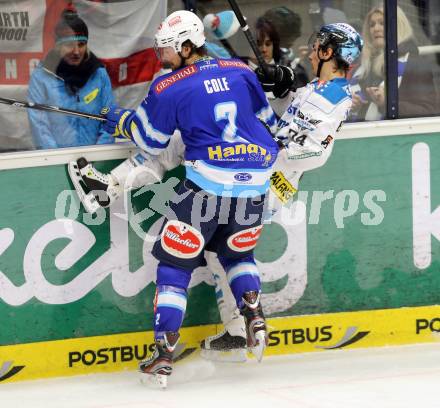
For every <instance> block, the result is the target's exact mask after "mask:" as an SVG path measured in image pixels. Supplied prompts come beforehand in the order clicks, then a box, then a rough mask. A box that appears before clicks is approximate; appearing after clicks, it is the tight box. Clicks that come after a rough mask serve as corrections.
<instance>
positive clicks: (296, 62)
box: [256, 6, 309, 88]
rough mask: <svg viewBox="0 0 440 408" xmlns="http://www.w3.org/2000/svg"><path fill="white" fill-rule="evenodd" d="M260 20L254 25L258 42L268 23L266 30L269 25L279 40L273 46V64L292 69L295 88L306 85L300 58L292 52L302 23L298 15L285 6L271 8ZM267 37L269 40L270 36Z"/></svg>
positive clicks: (299, 35)
mask: <svg viewBox="0 0 440 408" xmlns="http://www.w3.org/2000/svg"><path fill="white" fill-rule="evenodd" d="M260 19H261V20H260ZM260 19H259V20H258V21H257V23H256V29H257V34H258V37H257V38H258V39H259V41H260V42H262V40H263V39H262V35H265V31H266V30H265V26H266V27H267V22H268V23H269V27H267V29H268V30H269V31H270V25H272V27H273V29H274V31H275V33H276V36H277V37H278V39H279V40H278V45H275V46H274V56H273V58H274V62H275V63H276V64H280V65H288V66H290V67H291V68H292V69H293V71H294V72H295V86H296V87H297V88H301V87H303V86H305V85H307V83H308V82H309V78H308V76H307V73H306V70H305V69H304V66H303V65H302V61H301V58H300V57H299V56H297V55H296V54H295V52H294V51H293V44H294V42H295V41H296V40H297V39H298V38H299V37H301V26H302V22H301V17H300V16H299V14H297V13H295V12H294V11H292V10H290V9H289V8H287V7H285V6H281V7H273V8H270V9H269V10H267V11H266V12H265V13H264V14H263V16H262V17H260ZM265 22H266V23H265ZM259 26H260V27H261V28H259ZM266 36H267V35H266ZM268 37H269V38H270V35H269V36H268ZM276 49H279V57H278V55H276V54H277V51H276Z"/></svg>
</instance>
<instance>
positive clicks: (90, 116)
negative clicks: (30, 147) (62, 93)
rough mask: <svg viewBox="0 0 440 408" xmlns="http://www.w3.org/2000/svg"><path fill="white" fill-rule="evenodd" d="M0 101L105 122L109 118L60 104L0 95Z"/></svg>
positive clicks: (20, 106) (19, 106) (18, 106)
mask: <svg viewBox="0 0 440 408" xmlns="http://www.w3.org/2000/svg"><path fill="white" fill-rule="evenodd" d="M0 103H3V104H5V105H11V106H15V107H17V108H27V109H37V110H42V111H47V112H55V113H63V114H65V115H72V116H79V117H81V118H87V119H93V120H99V121H101V122H105V121H106V120H107V119H106V118H105V116H103V115H94V114H92V113H86V112H78V111H74V110H71V109H65V108H60V107H59V106H49V105H42V104H39V103H32V102H25V101H17V100H15V99H9V98H3V97H0Z"/></svg>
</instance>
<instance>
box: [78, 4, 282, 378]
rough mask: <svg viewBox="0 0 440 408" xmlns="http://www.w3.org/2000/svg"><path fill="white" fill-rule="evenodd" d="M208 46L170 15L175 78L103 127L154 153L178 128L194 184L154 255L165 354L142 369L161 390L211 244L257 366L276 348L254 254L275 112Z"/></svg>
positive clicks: (175, 202)
mask: <svg viewBox="0 0 440 408" xmlns="http://www.w3.org/2000/svg"><path fill="white" fill-rule="evenodd" d="M204 43H205V36H204V32H203V23H202V22H201V21H200V19H199V18H198V17H197V16H196V15H195V14H193V13H191V12H188V11H178V12H175V13H172V14H171V15H170V16H168V17H167V18H166V19H165V20H164V22H163V23H162V24H161V25H160V27H159V29H158V31H157V33H156V36H155V48H156V52H157V55H158V57H159V58H160V60H161V62H162V64H163V66H164V67H168V68H170V69H171V70H172V72H170V73H169V74H166V75H164V76H161V77H159V78H158V79H157V80H155V81H154V82H153V84H152V86H151V88H150V91H149V94H148V96H147V97H146V98H145V100H144V101H143V102H142V103H141V105H140V106H139V107H138V109H137V110H135V111H133V110H128V109H123V108H119V107H112V108H111V109H110V111H109V112H108V113H107V116H106V117H107V122H106V123H105V125H104V126H105V128H106V130H107V131H108V132H110V133H111V134H114V133H118V134H120V135H122V136H125V137H127V138H129V139H131V140H132V141H134V142H135V143H136V144H137V145H138V146H139V147H140V148H141V149H142V150H143V151H144V152H146V153H148V154H150V155H158V154H159V153H161V152H162V151H163V149H166V148H167V146H168V144H169V141H170V138H171V136H172V135H173V133H174V131H175V130H176V129H178V130H180V133H181V137H182V140H183V143H184V145H185V153H184V157H185V162H184V164H185V168H186V178H185V179H184V180H183V181H182V182H181V183H180V185H179V186H178V191H177V194H176V197H174V198H173V199H172V200H171V202H170V205H169V213H168V214H167V216H166V220H165V222H164V225H163V226H162V230H161V233H160V239H159V240H158V241H157V242H156V244H155V246H154V249H153V255H154V256H155V257H156V258H157V259H158V260H159V265H158V269H157V281H156V284H157V289H156V300H155V320H154V333H155V347H156V348H155V351H154V353H153V355H152V356H151V357H150V358H149V359H147V360H146V361H143V362H142V363H141V364H140V370H141V371H142V372H143V373H145V374H147V375H148V378H149V379H150V380H152V381H153V382H155V383H159V384H160V385H161V386H165V385H166V378H167V376H168V375H170V374H171V372H172V354H173V350H174V349H175V347H176V344H177V341H178V338H179V329H180V326H181V324H182V320H183V317H184V314H185V308H186V302H187V287H188V284H189V281H190V279H191V272H192V271H193V270H194V269H195V268H197V267H198V266H200V265H201V264H203V262H204V256H203V253H204V252H203V251H204V249H205V248H206V249H209V250H212V251H214V252H216V253H217V255H218V258H219V260H220V262H221V264H222V266H223V268H224V269H225V270H226V271H227V274H228V279H229V283H230V286H231V290H232V293H233V294H234V297H235V299H236V304H237V307H238V308H239V309H240V312H241V313H242V315H243V316H244V319H245V322H246V333H247V345H248V347H249V348H250V350H251V351H252V352H253V353H254V354H255V355H256V357H257V358H258V360H261V358H262V355H263V351H264V349H265V347H266V342H267V333H266V324H265V319H264V315H263V312H262V307H261V302H260V278H259V275H258V270H257V267H256V264H255V261H254V257H253V249H254V248H255V246H256V244H257V241H258V237H259V235H260V233H261V229H262V216H263V209H264V197H265V194H266V192H267V189H268V186H269V177H270V175H271V173H272V165H273V163H274V161H275V159H276V157H277V153H278V146H277V144H276V143H275V142H274V141H273V139H272V136H271V134H270V133H269V132H268V130H267V129H266V126H265V124H266V125H268V126H269V127H271V126H272V128H274V126H275V125H276V121H275V116H274V113H273V111H272V109H271V108H270V106H269V104H268V102H267V99H266V96H265V94H264V91H263V89H262V88H261V85H260V84H259V82H258V79H257V77H256V75H255V74H254V73H253V72H252V71H251V70H250V69H249V68H248V66H247V65H246V64H244V63H243V62H241V61H239V60H221V59H212V58H210V57H207V56H206V50H205V48H204ZM262 121H263V122H265V124H263V123H262ZM80 167H81V166H80ZM80 170H81V171H87V169H85V168H84V169H80Z"/></svg>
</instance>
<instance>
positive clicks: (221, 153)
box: [208, 143, 272, 162]
mask: <svg viewBox="0 0 440 408" xmlns="http://www.w3.org/2000/svg"><path fill="white" fill-rule="evenodd" d="M242 155H250V156H251V155H252V157H256V155H258V156H259V157H261V158H262V159H263V160H261V161H269V162H270V160H271V159H272V155H271V154H270V153H268V152H267V150H266V149H265V148H264V147H261V146H259V145H257V144H254V143H239V144H235V145H232V146H231V145H228V146H227V147H223V146H222V145H216V146H209V147H208V157H209V160H237V161H239V157H234V156H242ZM266 156H269V157H268V160H266Z"/></svg>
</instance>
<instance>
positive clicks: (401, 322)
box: [0, 118, 440, 382]
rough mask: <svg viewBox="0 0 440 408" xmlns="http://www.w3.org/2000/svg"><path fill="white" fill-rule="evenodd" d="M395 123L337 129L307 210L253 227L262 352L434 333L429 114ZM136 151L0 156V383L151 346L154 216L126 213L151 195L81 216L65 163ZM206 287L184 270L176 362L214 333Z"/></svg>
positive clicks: (436, 191) (433, 141)
mask: <svg viewBox="0 0 440 408" xmlns="http://www.w3.org/2000/svg"><path fill="white" fill-rule="evenodd" d="M392 122H393V123H391V121H390V122H376V123H367V124H356V125H350V126H347V127H346V129H347V130H346V131H344V132H343V133H342V134H341V136H340V137H339V139H340V140H338V141H337V146H335V150H334V152H333V154H332V157H331V158H330V160H329V162H328V163H326V165H325V166H324V167H322V168H321V169H318V170H316V171H313V172H310V173H307V174H305V175H304V177H303V179H302V180H301V188H300V191H299V193H298V200H297V202H296V209H298V210H300V211H298V212H297V213H296V214H297V215H298V214H300V215H301V214H302V215H304V217H303V218H301V217H299V218H295V216H292V214H289V213H287V214H284V215H285V216H286V218H285V219H284V221H285V222H284V223H283V220H280V219H275V220H274V221H273V222H272V223H271V224H267V225H265V227H264V228H263V234H262V236H261V238H260V241H259V244H258V246H257V248H256V260H257V264H258V267H259V270H260V274H261V279H262V288H263V293H262V299H263V305H264V310H265V313H266V316H267V317H268V318H269V326H270V327H269V329H270V333H269V347H268V350H267V354H268V355H271V354H283V353H302V352H311V351H324V352H328V351H329V350H332V349H341V348H342V349H345V348H347V349H349V348H355V347H356V348H357V347H374V346H385V345H399V344H410V343H421V342H434V341H436V331H437V330H440V311H439V309H438V306H432V305H438V304H440V291H439V288H440V274H439V273H438V271H439V269H440V245H439V241H440V223H439V222H438V218H439V215H440V209H439V208H440V206H439V204H440V188H439V187H438V186H439V183H438V181H439V179H440V159H439V158H440V138H439V137H438V136H439V134H438V129H440V120H439V119H438V118H433V119H423V120H407V121H405V120H404V121H392ZM131 151H132V146H102V147H90V148H87V149H86V151H84V149H60V150H59V151H47V152H29V153H25V154H23V153H21V154H18V153H17V154H6V155H0V170H1V171H0V191H1V192H2V194H3V192H7V193H6V195H3V196H2V198H3V197H6V199H2V200H0V214H1V218H0V327H1V329H0V382H8V381H20V380H27V379H36V378H44V377H52V376H66V375H67V376H68V375H76V374H87V373H92V372H102V371H115V370H122V369H134V368H135V367H136V361H137V360H139V359H142V358H144V357H145V356H146V355H147V353H148V350H149V349H150V348H151V345H152V331H151V330H152V327H153V301H152V300H153V297H154V289H155V285H154V280H155V268H156V262H157V261H156V260H155V259H154V258H153V257H152V256H151V246H152V242H151V241H149V240H148V239H145V236H144V235H142V232H145V231H148V232H149V231H150V229H152V230H154V226H157V225H159V224H160V218H158V217H156V216H151V217H150V218H149V219H148V220H147V221H145V222H144V221H142V222H139V223H138V224H136V223H135V222H133V218H134V219H135V220H136V219H137V218H136V216H137V215H138V214H143V215H146V216H148V215H149V214H147V213H145V212H142V211H144V210H145V207H146V206H145V203H146V202H148V200H149V199H150V198H151V194H150V195H148V194H149V193H148V192H147V193H144V194H143V195H140V196H136V194H137V193H133V194H132V195H129V196H128V197H127V198H131V199H132V201H131V202H130V204H131V205H130V208H131V209H132V210H133V213H131V214H128V215H130V216H131V218H130V217H129V216H128V215H127V214H125V213H124V208H123V206H122V205H121V202H119V203H118V204H115V206H114V207H112V209H111V211H109V210H106V211H102V212H101V213H100V214H98V215H97V216H95V217H91V216H89V215H88V214H86V213H84V211H83V210H82V209H81V208H80V206H79V204H78V202H77V201H75V194H74V192H73V191H72V186H71V184H70V182H69V179H68V177H67V173H66V163H68V161H69V160H73V159H75V158H77V157H79V156H81V155H84V156H86V157H87V158H88V159H89V160H91V161H96V163H97V166H98V167H99V168H100V169H101V170H103V171H108V170H109V169H111V168H112V167H113V166H114V165H115V164H117V163H119V162H120V160H121V159H123V158H125V157H127V155H128V154H129V153H130V152H131ZM174 176H177V178H178V177H179V174H178V173H175V174H171V175H170V176H169V178H168V179H167V180H166V181H165V182H164V183H163V185H164V186H168V187H170V188H169V190H170V191H171V190H172V184H170V181H172V177H174ZM180 177H181V174H180ZM23 186H26V188H23ZM150 215H151V214H150ZM133 216H134V217H133ZM147 218H148V217H147ZM212 285H213V283H212V274H211V273H210V271H209V270H207V268H198V270H196V271H195V272H194V274H193V277H192V280H191V285H190V289H189V298H188V307H187V313H186V318H185V320H184V324H183V329H182V343H181V349H180V350H179V351H180V353H181V354H180V359H190V358H191V356H194V355H196V354H197V353H198V344H199V341H200V340H201V339H202V338H203V337H205V336H206V335H208V334H213V333H216V332H217V331H219V330H220V327H219V326H217V323H218V322H219V316H218V311H217V307H216V302H215V293H214V289H213V286H212Z"/></svg>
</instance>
